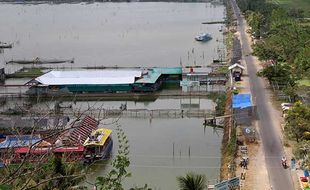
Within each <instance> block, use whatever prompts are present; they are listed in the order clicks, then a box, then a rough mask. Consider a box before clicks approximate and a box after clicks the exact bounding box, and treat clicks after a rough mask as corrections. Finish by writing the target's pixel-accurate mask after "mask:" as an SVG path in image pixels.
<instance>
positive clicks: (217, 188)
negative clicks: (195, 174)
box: [214, 181, 228, 190]
mask: <svg viewBox="0 0 310 190" xmlns="http://www.w3.org/2000/svg"><path fill="white" fill-rule="evenodd" d="M227 182H228V181H222V182H221V183H218V184H215V185H214V190H228V183H227Z"/></svg>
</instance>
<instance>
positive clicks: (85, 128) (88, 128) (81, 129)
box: [69, 116, 99, 144]
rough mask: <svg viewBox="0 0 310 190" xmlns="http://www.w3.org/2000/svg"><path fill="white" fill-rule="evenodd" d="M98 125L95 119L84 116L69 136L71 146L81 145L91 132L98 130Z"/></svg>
mask: <svg viewBox="0 0 310 190" xmlns="http://www.w3.org/2000/svg"><path fill="white" fill-rule="evenodd" d="M98 124H99V122H98V121H97V120H96V119H94V118H92V117H90V116H86V117H85V118H84V119H83V120H82V122H81V123H80V125H79V126H78V127H76V128H75V129H74V130H73V132H72V133H71V134H70V136H69V139H70V141H71V142H72V143H73V144H83V143H84V141H85V140H86V139H87V137H88V136H89V135H90V134H91V132H92V131H93V130H96V129H97V128H98Z"/></svg>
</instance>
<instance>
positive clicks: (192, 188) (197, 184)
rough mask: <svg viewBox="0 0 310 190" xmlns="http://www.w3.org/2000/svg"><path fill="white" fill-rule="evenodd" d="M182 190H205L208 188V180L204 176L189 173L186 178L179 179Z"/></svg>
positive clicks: (179, 177) (180, 177)
mask: <svg viewBox="0 0 310 190" xmlns="http://www.w3.org/2000/svg"><path fill="white" fill-rule="evenodd" d="M177 180H178V183H179V187H180V190H203V189H205V188H206V186H207V185H206V182H207V178H206V176H205V175H202V174H195V173H192V172H189V173H187V174H186V176H185V177H183V176H178V177H177Z"/></svg>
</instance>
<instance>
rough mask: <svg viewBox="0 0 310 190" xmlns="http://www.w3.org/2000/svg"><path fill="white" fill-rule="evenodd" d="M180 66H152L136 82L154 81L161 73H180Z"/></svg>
mask: <svg viewBox="0 0 310 190" xmlns="http://www.w3.org/2000/svg"><path fill="white" fill-rule="evenodd" d="M181 74H182V67H154V68H151V69H149V70H148V73H147V74H146V75H143V77H142V78H140V79H138V80H137V81H136V83H155V82H156V81H157V79H158V78H159V77H160V76H161V75H181Z"/></svg>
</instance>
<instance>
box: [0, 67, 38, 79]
mask: <svg viewBox="0 0 310 190" xmlns="http://www.w3.org/2000/svg"><path fill="white" fill-rule="evenodd" d="M43 73H44V72H43V71H42V69H41V68H34V67H33V68H22V69H20V70H18V71H16V72H15V73H13V74H9V75H7V76H6V77H7V78H35V77H38V76H41V75H42V74H43Z"/></svg>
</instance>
